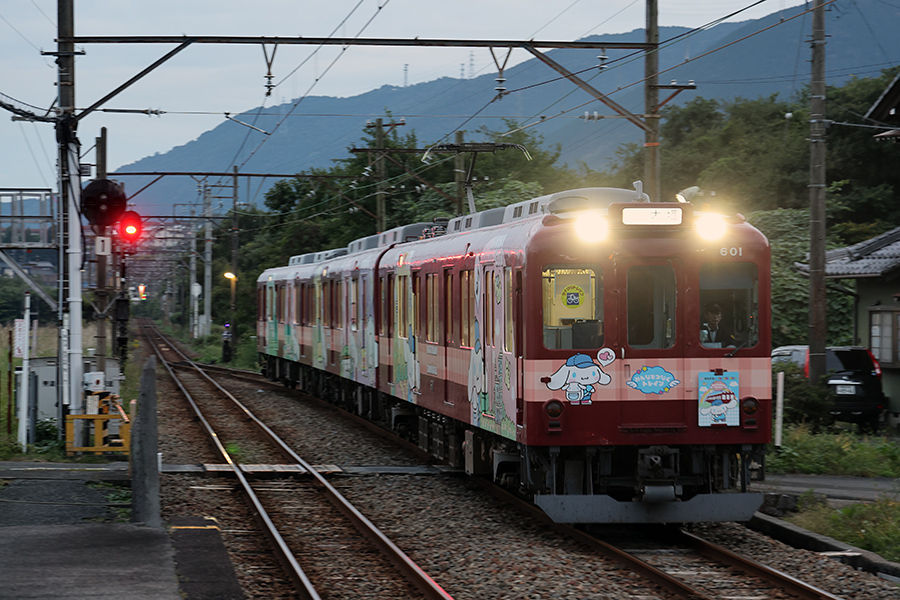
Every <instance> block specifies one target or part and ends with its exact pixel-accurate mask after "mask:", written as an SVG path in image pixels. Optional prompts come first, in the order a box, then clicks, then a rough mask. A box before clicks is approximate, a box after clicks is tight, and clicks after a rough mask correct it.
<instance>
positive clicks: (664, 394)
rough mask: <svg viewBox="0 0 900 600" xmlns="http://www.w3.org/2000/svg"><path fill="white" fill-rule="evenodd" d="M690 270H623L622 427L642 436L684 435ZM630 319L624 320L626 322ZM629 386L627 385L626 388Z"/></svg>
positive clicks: (637, 265) (673, 263) (644, 264)
mask: <svg viewBox="0 0 900 600" xmlns="http://www.w3.org/2000/svg"><path fill="white" fill-rule="evenodd" d="M684 277H685V275H684V268H683V265H682V264H681V261H679V260H671V259H670V260H665V259H640V260H633V261H625V262H624V263H623V264H621V266H620V267H619V271H618V278H619V289H620V290H624V291H625V298H624V300H623V301H622V300H620V303H619V307H618V308H619V311H620V318H619V323H620V327H622V326H624V330H620V331H619V332H618V334H619V335H618V338H619V342H620V344H621V346H620V352H619V353H620V356H619V357H617V358H619V359H621V360H617V361H616V363H615V364H616V369H615V370H616V371H617V375H618V376H619V377H618V378H617V379H618V381H619V382H621V383H620V384H619V385H620V386H621V387H619V392H620V396H621V397H622V398H623V400H624V401H623V402H621V403H620V406H621V415H620V419H621V420H620V423H622V427H623V428H626V429H628V428H630V427H635V428H638V429H641V430H646V429H648V428H649V429H660V428H663V429H666V430H683V429H684V428H685V427H686V423H688V422H690V421H688V420H687V419H688V415H687V414H686V408H687V403H686V402H684V390H685V386H684V385H683V382H685V381H686V379H687V377H688V376H687V373H685V372H684V359H683V354H684V352H683V341H684V330H685V323H684V313H685V310H684V306H683V302H680V299H681V298H683V297H684V294H683V293H681V292H680V290H683V289H684V284H683V281H684ZM623 317H624V318H623ZM622 384H624V385H622Z"/></svg>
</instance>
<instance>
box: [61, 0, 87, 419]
mask: <svg viewBox="0 0 900 600" xmlns="http://www.w3.org/2000/svg"><path fill="white" fill-rule="evenodd" d="M57 29H58V32H59V33H58V35H59V39H66V38H72V37H74V36H75V9H74V7H73V0H59V1H58V3H57ZM57 54H58V56H57V58H56V61H57V65H58V66H59V69H58V74H59V75H58V80H57V85H58V91H59V116H60V120H59V121H58V122H57V129H56V131H57V140H58V141H59V157H60V160H59V168H60V184H59V191H60V195H61V198H62V206H63V210H64V211H65V221H66V223H67V225H66V233H67V240H66V244H65V246H66V258H67V261H66V267H67V272H66V275H67V277H66V283H67V285H66V286H65V287H66V292H67V298H66V305H67V306H68V311H67V312H68V326H69V331H68V336H66V334H65V333H64V332H62V331H61V333H60V335H61V337H62V338H66V337H67V343H66V344H65V345H63V344H62V343H61V344H60V346H61V351H62V352H67V353H68V356H61V357H60V361H61V362H62V361H65V362H66V364H67V365H68V373H67V375H68V384H67V390H66V391H65V392H63V393H64V394H65V396H64V398H63V402H62V404H68V405H69V406H70V409H71V412H73V413H75V414H81V413H83V410H84V401H83V398H82V391H81V388H82V379H83V375H82V374H83V371H84V365H83V363H82V350H81V348H82V308H83V307H82V299H81V259H82V254H83V252H82V248H81V218H80V216H79V214H80V213H79V211H78V207H79V205H80V204H81V175H80V165H79V161H78V156H79V144H78V138H77V137H76V135H75V123H76V122H75V121H74V120H73V119H74V116H75V45H74V44H73V43H71V42H58V43H57ZM63 320H64V321H65V318H64V319H63ZM63 329H65V327H63ZM64 373H65V371H64ZM61 383H62V385H64V386H66V384H65V382H61Z"/></svg>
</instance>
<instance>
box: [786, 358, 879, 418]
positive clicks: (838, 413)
mask: <svg viewBox="0 0 900 600" xmlns="http://www.w3.org/2000/svg"><path fill="white" fill-rule="evenodd" d="M785 360H786V361H790V362H792V363H794V364H796V365H799V366H800V367H802V368H803V370H804V373H805V374H806V376H807V377H809V346H780V347H778V348H775V349H774V350H772V367H773V369H776V368H777V363H778V362H779V361H785ZM825 370H826V371H827V373H828V379H827V380H826V381H827V384H828V387H829V388H831V389H832V390H833V391H834V406H833V407H832V409H831V414H832V416H833V417H834V418H835V420H838V421H848V422H851V423H858V424H859V426H860V428H868V429H871V430H872V431H875V430H876V429H878V425H879V423H880V421H881V415H882V413H883V412H884V410H885V409H886V408H887V404H888V402H887V398H886V397H885V395H884V392H883V391H882V389H881V365H879V364H878V361H877V360H876V359H875V357H874V356H872V353H871V352H870V351H869V350H868V348H863V347H861V346H829V347H828V348H826V349H825Z"/></svg>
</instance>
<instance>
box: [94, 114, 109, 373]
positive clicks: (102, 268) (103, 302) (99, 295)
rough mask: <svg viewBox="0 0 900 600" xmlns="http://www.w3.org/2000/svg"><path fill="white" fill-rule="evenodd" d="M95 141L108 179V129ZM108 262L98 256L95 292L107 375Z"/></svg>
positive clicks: (100, 169) (101, 364) (101, 365)
mask: <svg viewBox="0 0 900 600" xmlns="http://www.w3.org/2000/svg"><path fill="white" fill-rule="evenodd" d="M95 141H96V144H97V179H106V127H101V128H100V137H98V138H96V140H95ZM96 227H97V236H98V237H101V236H105V235H106V227H105V226H101V225H97V226H96ZM108 261H109V257H108V256H106V255H103V256H97V289H96V290H95V291H94V297H95V299H96V303H97V309H98V310H99V311H100V315H101V316H100V318H99V319H97V335H96V340H97V344H96V346H97V347H96V355H97V370H98V371H102V372H103V373H106V349H107V343H106V332H107V328H108V323H109V318H108V317H107V315H106V309H107V307H108V306H109V290H108V289H107V287H106V283H107V274H106V269H107V263H108Z"/></svg>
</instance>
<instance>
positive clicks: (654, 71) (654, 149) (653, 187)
mask: <svg viewBox="0 0 900 600" xmlns="http://www.w3.org/2000/svg"><path fill="white" fill-rule="evenodd" d="M657 4H658V3H657V0H647V30H646V36H647V37H646V40H645V41H646V42H647V45H648V49H647V52H646V54H645V56H644V77H645V78H646V81H644V111H645V112H646V114H647V116H646V123H647V128H646V129H645V130H644V191H645V192H647V194H649V196H650V200H651V201H652V202H660V201H661V200H662V187H661V185H660V181H659V180H660V171H661V169H660V160H659V87H658V86H657V84H658V83H659V75H658V73H659V51H658V48H659V24H658V13H659V8H658V5H657Z"/></svg>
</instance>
